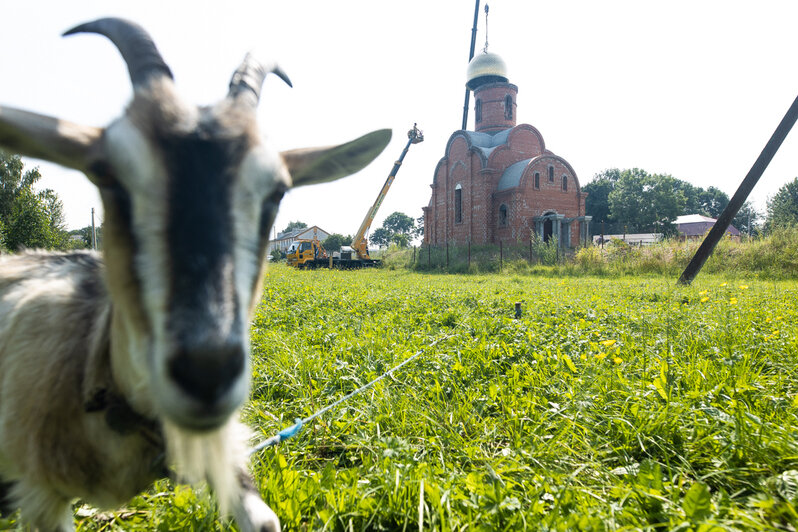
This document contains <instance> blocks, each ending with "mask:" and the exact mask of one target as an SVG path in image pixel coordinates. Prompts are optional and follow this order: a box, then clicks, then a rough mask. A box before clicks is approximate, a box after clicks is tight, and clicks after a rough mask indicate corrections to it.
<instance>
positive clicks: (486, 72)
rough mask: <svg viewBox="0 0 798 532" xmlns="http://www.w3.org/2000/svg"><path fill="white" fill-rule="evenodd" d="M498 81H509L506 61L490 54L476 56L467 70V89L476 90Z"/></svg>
mask: <svg viewBox="0 0 798 532" xmlns="http://www.w3.org/2000/svg"><path fill="white" fill-rule="evenodd" d="M496 81H503V82H506V81H507V65H506V64H505V63H504V59H502V58H501V57H499V56H498V55H496V54H492V53H490V52H485V53H482V54H479V55H475V56H474V59H472V60H471V62H470V63H468V69H467V70H466V87H468V88H469V89H471V90H474V89H476V88H477V87H479V86H480V85H483V84H485V83H492V82H496Z"/></svg>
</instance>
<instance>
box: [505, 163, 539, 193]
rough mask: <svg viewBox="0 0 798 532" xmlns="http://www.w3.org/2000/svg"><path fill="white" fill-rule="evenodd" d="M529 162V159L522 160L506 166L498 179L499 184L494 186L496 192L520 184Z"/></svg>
mask: <svg viewBox="0 0 798 532" xmlns="http://www.w3.org/2000/svg"><path fill="white" fill-rule="evenodd" d="M531 160H532V159H531V158H530V159H524V160H523V161H518V162H517V163H514V164H511V165H510V166H508V167H507V169H506V170H505V171H504V173H503V174H502V176H501V178H500V179H499V184H498V185H496V191H497V192H501V191H502V190H507V189H508V188H513V187H517V186H518V185H519V184H520V183H521V176H522V175H523V173H524V170H526V167H527V165H529V162H530V161H531Z"/></svg>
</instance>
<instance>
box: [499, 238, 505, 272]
mask: <svg viewBox="0 0 798 532" xmlns="http://www.w3.org/2000/svg"><path fill="white" fill-rule="evenodd" d="M503 269H504V246H503V245H502V241H501V240H499V271H500V272H501V271H502V270H503Z"/></svg>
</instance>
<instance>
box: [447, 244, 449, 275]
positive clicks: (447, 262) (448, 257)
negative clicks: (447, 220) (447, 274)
mask: <svg viewBox="0 0 798 532" xmlns="http://www.w3.org/2000/svg"><path fill="white" fill-rule="evenodd" d="M446 268H447V269H448V268H449V241H448V240H447V241H446Z"/></svg>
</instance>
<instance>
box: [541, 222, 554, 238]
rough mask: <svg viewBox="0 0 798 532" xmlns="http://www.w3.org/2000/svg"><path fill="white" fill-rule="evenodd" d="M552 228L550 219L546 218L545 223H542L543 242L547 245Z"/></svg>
mask: <svg viewBox="0 0 798 532" xmlns="http://www.w3.org/2000/svg"><path fill="white" fill-rule="evenodd" d="M552 227H553V224H552V223H551V218H548V219H546V221H545V222H543V242H546V243H548V242H549V240H551V235H552Z"/></svg>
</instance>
